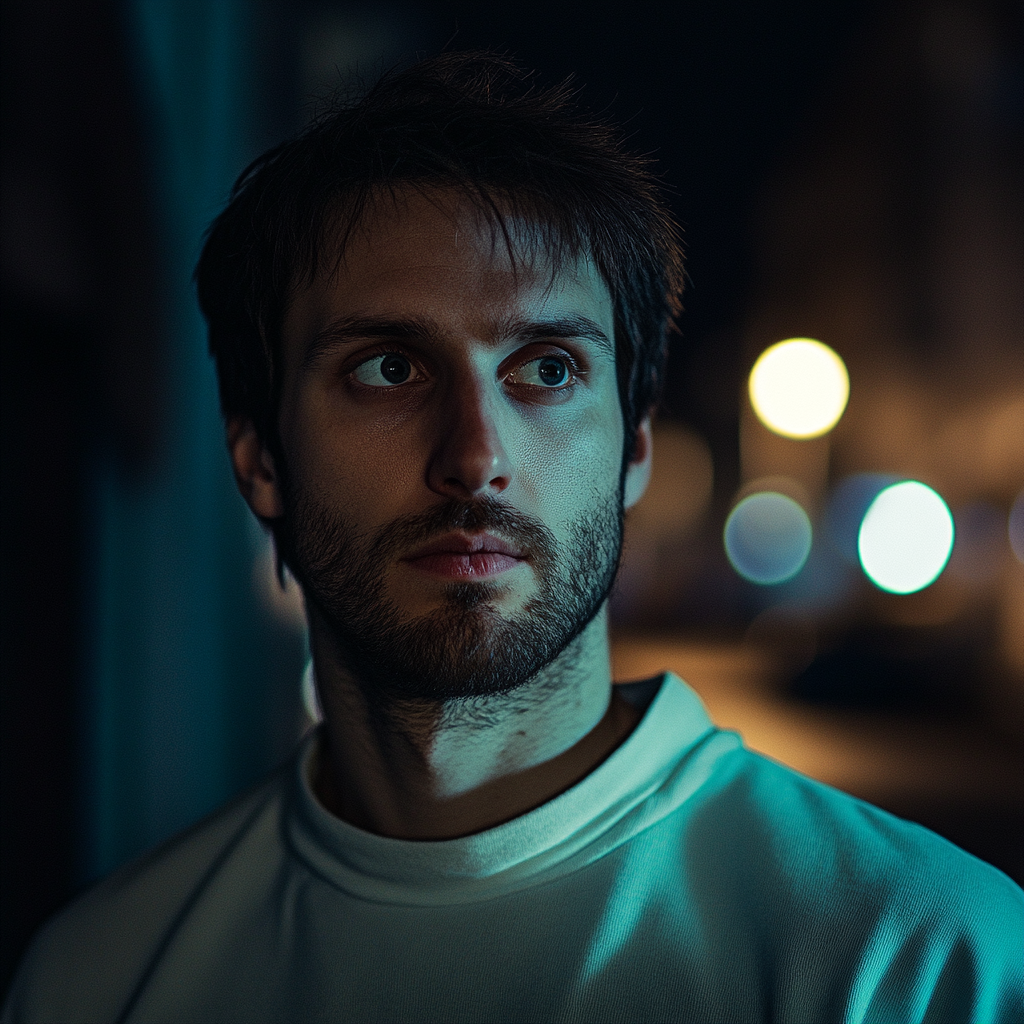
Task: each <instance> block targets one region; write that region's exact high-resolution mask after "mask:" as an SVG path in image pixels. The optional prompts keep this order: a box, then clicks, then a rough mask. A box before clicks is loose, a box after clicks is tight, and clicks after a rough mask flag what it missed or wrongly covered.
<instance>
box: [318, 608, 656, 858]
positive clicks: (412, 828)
mask: <svg viewBox="0 0 1024 1024" xmlns="http://www.w3.org/2000/svg"><path fill="white" fill-rule="evenodd" d="M310 639H311V647H312V650H313V658H314V663H315V666H316V674H317V682H318V687H319V690H320V700H321V703H322V704H323V708H324V715H325V718H326V740H327V742H326V749H325V750H324V752H323V755H324V756H322V757H321V759H320V769H319V773H318V776H317V778H316V780H315V782H314V788H315V790H316V792H317V795H318V796H319V798H320V799H321V801H322V802H323V803H324V805H325V806H326V807H327V809H328V810H330V811H331V812H332V813H334V814H336V815H337V816H338V817H340V818H342V819H343V820H345V821H348V822H349V823H351V824H353V825H356V826H358V827H359V828H362V829H365V830H366V831H369V832H375V833H377V834H379V835H385V836H391V837H394V838H397V839H421V840H422V839H433V840H438V839H454V838H457V837H459V836H465V835H471V834H473V833H475V832H480V831H483V830H484V829H488V828H493V827H494V826H496V825H500V824H501V823H502V822H505V821H509V820H511V819H512V818H515V817H518V816H519V815H521V814H525V813H526V812H527V811H529V810H532V809H533V808H534V807H538V806H539V805H540V804H543V803H545V802H547V801H548V800H550V799H552V798H553V797H555V796H557V795H558V794H559V793H561V792H563V791H564V790H566V789H568V788H570V787H571V786H573V785H574V784H575V783H577V782H578V781H579V780H580V779H582V778H583V777H584V776H585V775H587V774H588V773H589V772H590V771H592V770H593V769H594V768H595V767H596V766H597V765H598V764H600V762H601V761H603V760H604V759H605V758H606V757H607V756H608V755H609V754H610V753H611V752H612V751H613V750H614V749H615V748H616V747H617V746H618V745H619V744H620V743H621V742H622V741H623V740H624V739H625V738H626V736H627V735H628V734H629V733H630V732H631V731H632V729H633V727H634V726H635V725H636V723H637V721H638V720H639V718H640V713H639V712H638V711H636V710H635V709H634V708H632V707H631V706H630V705H629V704H627V703H626V702H625V701H623V700H621V699H619V698H616V697H615V696H614V692H613V688H612V681H611V669H610V662H609V653H608V628H607V619H606V614H605V611H604V609H602V611H601V612H600V613H599V614H598V616H597V617H596V618H595V619H594V620H593V621H592V622H591V623H590V624H589V625H588V626H587V628H586V629H585V630H584V631H583V632H582V633H581V634H580V635H579V636H578V637H577V638H576V639H575V640H574V641H573V642H572V643H571V644H570V645H569V646H568V647H567V648H566V650H565V651H563V652H562V654H561V655H560V656H559V657H558V658H557V659H556V660H555V661H554V662H553V663H552V664H551V665H549V666H548V667H547V668H546V669H544V670H542V671H541V672H539V673H537V675H536V676H535V677H534V678H533V679H531V680H530V681H529V682H528V683H527V684H525V685H524V686H522V687H520V688H519V689H518V690H516V691H514V692H512V693H508V694H499V695H495V696H490V697H479V698H474V699H472V700H468V701H459V702H453V703H443V702H432V701H425V700H424V701H400V702H393V703H391V704H387V705H384V706H381V705H379V704H377V703H372V704H371V702H369V701H368V700H367V698H366V694H365V688H363V687H362V686H361V685H360V683H359V680H357V679H355V678H353V676H352V675H351V673H350V672H349V671H348V670H347V669H346V667H345V666H344V664H343V663H342V661H341V659H340V658H339V656H338V654H337V651H336V650H335V649H334V648H333V646H332V644H331V643H330V641H329V636H328V634H327V633H326V631H325V630H324V628H323V624H322V623H317V622H316V621H315V620H314V618H313V617H312V616H311V621H310Z"/></svg>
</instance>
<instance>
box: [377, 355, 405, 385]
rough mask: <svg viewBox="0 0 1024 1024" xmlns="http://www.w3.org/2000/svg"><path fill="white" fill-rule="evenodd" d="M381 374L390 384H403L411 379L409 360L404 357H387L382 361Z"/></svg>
mask: <svg viewBox="0 0 1024 1024" xmlns="http://www.w3.org/2000/svg"><path fill="white" fill-rule="evenodd" d="M380 373H381V376H382V377H383V378H384V379H385V380H386V381H388V382H389V383H390V384H401V383H402V382H403V381H404V380H407V379H408V377H409V360H408V359H406V358H404V357H403V356H385V357H384V358H383V360H381V364H380Z"/></svg>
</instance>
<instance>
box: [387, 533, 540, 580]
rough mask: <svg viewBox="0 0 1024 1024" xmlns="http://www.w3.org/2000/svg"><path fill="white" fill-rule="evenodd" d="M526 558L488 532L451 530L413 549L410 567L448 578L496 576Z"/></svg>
mask: <svg viewBox="0 0 1024 1024" xmlns="http://www.w3.org/2000/svg"><path fill="white" fill-rule="evenodd" d="M525 560H526V555H525V553H524V552H523V550H522V549H521V548H519V547H517V546H516V545H515V544H511V543H509V542H508V541H506V540H502V538H500V537H495V536H494V535H493V534H489V533H475V534H466V533H450V534H446V535H445V536H443V537H438V538H436V539H435V540H432V541H430V542H429V543H427V544H424V545H423V546H422V547H419V548H416V549H415V550H414V551H413V552H412V554H410V555H407V556H406V557H405V559H404V561H405V562H407V563H408V564H409V565H410V566H412V567H413V568H415V569H419V570H420V571H422V572H427V573H430V574H431V575H434V576H443V577H447V578H449V579H457V578H463V579H464V578H466V577H483V576H495V575H498V574H499V573H503V572H508V570H510V569H514V568H515V567H516V566H518V565H521V564H522V563H523V562H524V561H525Z"/></svg>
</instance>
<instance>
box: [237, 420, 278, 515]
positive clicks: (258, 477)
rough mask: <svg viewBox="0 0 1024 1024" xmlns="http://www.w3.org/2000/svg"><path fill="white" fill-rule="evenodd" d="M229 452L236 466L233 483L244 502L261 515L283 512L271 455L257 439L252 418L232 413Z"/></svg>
mask: <svg viewBox="0 0 1024 1024" xmlns="http://www.w3.org/2000/svg"><path fill="white" fill-rule="evenodd" d="M227 438H228V452H229V453H230V455H231V465H232V466H233V467H234V470H235V483H237V484H238V489H239V491H241V493H242V497H243V498H245V500H246V503H247V504H248V506H249V508H251V509H252V510H253V512H254V513H255V514H256V515H257V516H259V518H260V519H278V518H280V517H281V516H283V515H284V502H283V501H282V500H281V489H280V487H279V486H278V476H277V471H276V470H275V468H274V459H273V457H272V456H271V454H270V452H269V451H267V449H266V447H265V446H264V444H263V443H262V442H261V441H260V439H259V436H258V435H257V433H256V427H255V426H254V425H253V422H252V420H250V419H248V418H246V417H244V416H232V417H231V419H229V420H228V424H227Z"/></svg>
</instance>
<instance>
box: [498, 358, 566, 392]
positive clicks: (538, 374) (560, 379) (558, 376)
mask: <svg viewBox="0 0 1024 1024" xmlns="http://www.w3.org/2000/svg"><path fill="white" fill-rule="evenodd" d="M573 369H574V367H573V366H572V364H571V363H570V362H569V360H568V359H566V358H565V357H563V356H541V357H540V359H531V360H530V361H529V362H528V363H523V365H522V366H520V367H519V369H518V370H516V371H515V372H514V373H513V374H512V375H511V380H512V382H513V383H515V384H532V385H533V386H534V387H542V388H560V387H564V386H565V385H566V384H570V383H572V381H573Z"/></svg>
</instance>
